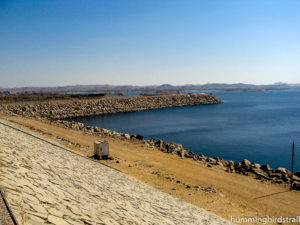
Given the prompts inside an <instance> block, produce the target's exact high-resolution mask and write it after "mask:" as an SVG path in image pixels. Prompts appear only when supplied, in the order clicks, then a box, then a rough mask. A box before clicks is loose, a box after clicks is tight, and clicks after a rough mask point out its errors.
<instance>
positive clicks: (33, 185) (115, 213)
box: [0, 121, 228, 225]
mask: <svg viewBox="0 0 300 225" xmlns="http://www.w3.org/2000/svg"><path fill="white" fill-rule="evenodd" d="M1 122H3V121H1ZM5 123H6V122H5ZM0 186H1V187H2V188H3V190H4V192H5V195H6V197H7V200H8V202H9V204H10V206H11V208H12V210H13V213H14V214H15V216H16V218H17V220H18V222H19V223H20V224H33V225H34V224H57V225H65V224H122V225H125V224H222V225H223V224H228V222H226V221H225V220H223V219H222V218H220V217H218V216H216V215H214V214H211V213H209V212H207V211H205V210H203V209H200V208H197V207H195V206H193V205H191V204H189V203H186V202H183V201H181V200H178V199H176V198H174V197H172V196H170V195H168V194H166V193H163V192H161V191H159V190H157V189H155V188H152V187H150V186H148V185H145V184H143V183H141V182H139V181H137V180H135V179H133V178H130V177H128V176H127V175H125V174H123V173H121V172H118V171H116V170H113V169H111V168H108V167H106V166H103V165H101V164H100V163H97V162H94V161H91V160H89V159H87V158H84V157H81V156H79V155H77V154H74V153H72V152H69V151H66V150H64V149H61V148H59V147H56V146H53V145H51V144H49V143H46V142H44V141H42V140H39V139H37V138H36V137H32V136H29V135H27V134H24V133H22V132H20V131H17V130H15V129H12V128H10V127H7V126H4V125H2V124H0Z"/></svg>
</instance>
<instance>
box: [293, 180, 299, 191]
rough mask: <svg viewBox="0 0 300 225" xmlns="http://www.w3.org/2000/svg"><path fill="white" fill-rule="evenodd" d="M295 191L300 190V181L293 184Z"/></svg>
mask: <svg viewBox="0 0 300 225" xmlns="http://www.w3.org/2000/svg"><path fill="white" fill-rule="evenodd" d="M293 189H294V190H300V182H298V181H295V182H293Z"/></svg>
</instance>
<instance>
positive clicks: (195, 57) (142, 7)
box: [0, 0, 300, 87]
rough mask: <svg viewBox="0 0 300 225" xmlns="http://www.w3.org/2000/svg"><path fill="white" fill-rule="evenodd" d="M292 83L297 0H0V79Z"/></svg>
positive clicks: (299, 25) (299, 52) (297, 49)
mask: <svg viewBox="0 0 300 225" xmlns="http://www.w3.org/2000/svg"><path fill="white" fill-rule="evenodd" d="M274 82H286V83H300V1H299V0H280V1H279V0H207V1H201V0H197V1H196V0H195V1H194V0H163V1H159V0H109V1H108V0H42V1H41V0H0V87H24V86H64V85H76V84H83V85H84V84H113V85H159V84H166V83H168V84H173V85H180V84H205V83H250V84H271V83H274Z"/></svg>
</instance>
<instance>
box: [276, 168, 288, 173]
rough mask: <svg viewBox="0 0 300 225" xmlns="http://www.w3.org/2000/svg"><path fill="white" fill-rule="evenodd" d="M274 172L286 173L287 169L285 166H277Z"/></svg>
mask: <svg viewBox="0 0 300 225" xmlns="http://www.w3.org/2000/svg"><path fill="white" fill-rule="evenodd" d="M276 173H287V169H286V168H278V169H277V170H276Z"/></svg>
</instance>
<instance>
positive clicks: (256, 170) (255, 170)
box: [252, 168, 271, 180]
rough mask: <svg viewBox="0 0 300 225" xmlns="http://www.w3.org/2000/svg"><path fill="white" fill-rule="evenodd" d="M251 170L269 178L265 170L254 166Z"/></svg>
mask: <svg viewBox="0 0 300 225" xmlns="http://www.w3.org/2000/svg"><path fill="white" fill-rule="evenodd" d="M252 171H253V173H254V174H256V175H258V176H259V177H261V178H264V179H267V180H271V178H269V176H268V174H267V173H266V172H265V171H263V170H262V169H259V168H255V169H253V170H252Z"/></svg>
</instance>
